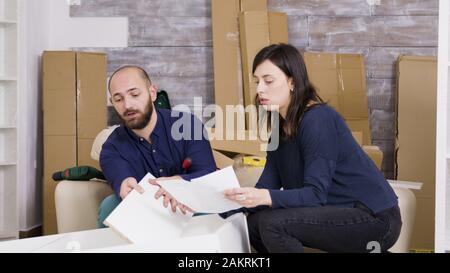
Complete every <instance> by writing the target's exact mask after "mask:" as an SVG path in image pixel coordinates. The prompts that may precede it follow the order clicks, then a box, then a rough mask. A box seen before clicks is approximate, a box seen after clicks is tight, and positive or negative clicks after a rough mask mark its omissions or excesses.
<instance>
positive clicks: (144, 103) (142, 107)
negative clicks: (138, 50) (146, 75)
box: [110, 69, 156, 130]
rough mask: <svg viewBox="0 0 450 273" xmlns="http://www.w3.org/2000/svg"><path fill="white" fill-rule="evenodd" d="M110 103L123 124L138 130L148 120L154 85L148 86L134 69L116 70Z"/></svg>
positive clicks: (154, 94) (150, 112)
mask: <svg viewBox="0 0 450 273" xmlns="http://www.w3.org/2000/svg"><path fill="white" fill-rule="evenodd" d="M110 92H111V103H112V104H113V106H114V109H116V111H117V113H118V114H119V117H120V119H121V120H122V121H123V123H124V124H125V126H127V127H129V128H131V129H136V130H140V129H143V128H145V126H147V124H148V123H149V122H150V118H151V116H152V113H153V101H155V99H156V89H155V87H154V86H153V85H152V86H148V84H147V83H146V81H145V80H144V79H143V78H142V77H141V76H140V74H139V72H138V71H137V70H135V69H124V70H122V71H119V72H117V73H116V74H115V75H114V78H113V79H112V81H111V86H110Z"/></svg>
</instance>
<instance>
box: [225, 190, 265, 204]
mask: <svg viewBox="0 0 450 273" xmlns="http://www.w3.org/2000/svg"><path fill="white" fill-rule="evenodd" d="M224 194H225V198H227V199H229V200H231V201H235V202H237V203H239V205H241V206H243V207H246V208H254V207H257V206H261V205H267V206H272V198H271V197H270V193H269V191H268V190H266V189H257V188H252V187H247V188H234V189H229V190H225V191H224Z"/></svg>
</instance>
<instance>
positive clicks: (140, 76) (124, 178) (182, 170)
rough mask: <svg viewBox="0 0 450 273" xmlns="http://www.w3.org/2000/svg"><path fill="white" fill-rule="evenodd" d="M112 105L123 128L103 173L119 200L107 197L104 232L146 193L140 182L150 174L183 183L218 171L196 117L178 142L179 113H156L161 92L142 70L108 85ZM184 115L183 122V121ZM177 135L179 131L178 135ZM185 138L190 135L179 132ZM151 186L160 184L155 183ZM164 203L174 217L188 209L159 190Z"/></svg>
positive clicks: (124, 70)
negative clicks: (135, 195)
mask: <svg viewBox="0 0 450 273" xmlns="http://www.w3.org/2000/svg"><path fill="white" fill-rule="evenodd" d="M108 88H109V92H110V95H111V103H112V105H113V106H114V109H115V110H116V112H117V113H118V115H119V117H120V119H121V120H122V122H123V126H120V127H118V128H117V129H115V130H114V131H113V132H112V133H111V135H110V136H109V137H108V139H107V140H106V142H105V143H104V144H103V147H102V151H101V153H100V166H101V169H102V171H103V173H104V175H105V177H106V179H107V180H108V182H109V183H110V184H111V186H112V188H113V190H114V191H115V195H113V196H109V197H107V198H106V199H105V200H104V201H103V202H102V205H101V206H100V212H99V226H103V225H102V223H103V220H104V219H105V218H106V217H107V216H108V215H109V213H110V212H111V211H112V210H113V209H114V208H115V206H117V205H118V203H119V202H120V201H121V199H124V198H125V197H126V196H127V195H128V194H129V193H130V192H131V191H132V190H133V189H136V190H137V191H138V192H141V193H142V188H141V187H139V185H138V181H140V180H141V179H142V178H143V177H144V176H145V175H146V174H147V173H148V172H150V173H151V174H153V175H154V176H155V177H157V178H158V179H184V180H190V179H192V178H196V177H200V176H203V175H205V174H208V173H210V172H213V171H215V170H216V169H217V168H216V165H215V162H214V158H213V155H212V150H211V146H210V144H209V141H208V140H207V139H205V138H204V136H203V134H202V137H201V139H199V140H195V139H194V128H196V127H198V126H200V128H201V129H202V131H203V124H202V123H201V121H200V120H198V119H197V118H195V117H194V116H192V115H191V114H187V113H182V115H189V120H190V123H191V124H188V125H191V126H190V128H188V127H189V126H188V127H186V126H184V124H183V127H182V128H183V130H189V129H190V131H191V132H187V133H188V134H187V135H188V139H186V138H181V140H177V139H180V138H179V137H176V136H173V135H172V131H173V130H172V126H173V125H174V123H175V122H177V121H178V120H179V119H180V117H178V116H179V115H178V114H180V113H178V114H177V115H176V117H172V115H171V114H172V111H170V110H167V109H155V107H154V103H153V102H154V101H155V100H156V92H157V89H156V87H155V86H154V85H153V84H152V82H151V80H150V78H149V76H148V74H147V73H146V72H145V70H143V69H142V68H140V67H137V66H124V67H121V68H119V69H118V70H116V71H115V72H114V73H113V74H112V76H111V78H110V80H109V84H108ZM182 115H181V116H182ZM174 131H175V132H176V130H174ZM180 133H181V134H183V136H186V134H185V133H186V132H180ZM151 183H153V184H156V183H155V182H154V181H151ZM161 196H163V197H164V206H165V207H167V206H168V204H169V203H170V205H171V208H172V211H173V212H175V211H176V209H177V207H178V208H179V209H180V210H181V211H182V212H183V213H185V212H186V209H187V208H186V207H185V206H184V205H182V204H178V202H177V201H176V200H175V199H174V198H172V197H171V196H170V195H169V194H167V193H166V192H164V190H163V189H160V190H159V191H158V192H157V194H156V196H155V197H156V198H159V197H161Z"/></svg>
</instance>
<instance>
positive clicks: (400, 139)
mask: <svg viewBox="0 0 450 273" xmlns="http://www.w3.org/2000/svg"><path fill="white" fill-rule="evenodd" d="M397 73H398V74H397V107H396V115H397V137H396V161H395V172H396V174H395V175H396V179H398V180H405V181H417V182H422V183H423V187H422V189H421V190H419V191H416V192H415V194H416V196H417V197H418V199H434V198H435V171H436V169H435V168H436V103H437V102H436V92H437V62H436V58H435V57H419V56H400V57H399V59H398V63H397ZM419 206H420V204H419V203H418V209H417V214H416V218H417V219H418V220H417V221H416V223H420V225H421V227H420V229H421V230H420V232H415V236H414V238H413V246H414V248H430V246H431V248H433V247H432V246H433V245H434V241H433V238H432V237H430V236H429V234H430V233H431V232H432V230H433V228H434V221H433V219H434V209H433V210H432V209H431V208H429V209H427V208H425V207H424V208H419ZM428 207H431V206H428ZM430 215H432V217H431V218H430ZM428 218H430V219H428ZM417 229H418V226H416V227H415V230H417ZM425 230H426V231H425Z"/></svg>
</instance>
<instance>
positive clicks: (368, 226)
mask: <svg viewBox="0 0 450 273" xmlns="http://www.w3.org/2000/svg"><path fill="white" fill-rule="evenodd" d="M253 75H254V77H255V80H256V83H257V101H258V102H259V104H260V105H262V106H263V107H264V109H265V110H267V111H268V112H269V113H270V114H275V115H279V117H280V119H279V120H280V124H279V127H274V128H273V129H274V130H279V133H280V136H281V138H280V143H279V146H278V149H276V150H275V151H271V152H268V153H267V161H266V162H267V163H266V165H265V168H264V171H263V173H262V175H261V177H260V178H259V181H258V183H257V184H256V187H255V188H236V189H230V190H227V191H225V196H226V197H227V198H228V199H230V200H233V201H236V202H238V203H239V204H241V205H242V206H243V207H245V208H248V210H247V211H248V212H250V214H249V216H248V226H249V232H250V240H251V244H252V245H253V247H254V248H255V249H256V250H257V251H258V252H303V247H304V246H307V247H312V248H317V249H320V250H323V251H327V252H368V251H370V250H373V246H379V249H380V250H381V251H383V252H385V251H387V250H388V249H389V248H390V247H392V246H393V245H394V243H395V242H396V241H397V239H398V236H399V233H400V228H401V225H402V223H401V216H400V211H399V207H398V203H397V196H396V195H395V193H394V191H393V190H392V188H391V187H390V185H389V183H388V182H387V181H386V179H385V178H384V176H383V174H382V173H381V172H380V171H379V170H378V169H377V167H376V166H375V164H374V163H373V162H372V161H371V159H370V158H369V157H368V156H367V155H366V154H365V153H364V151H363V150H362V149H361V147H360V146H359V145H358V144H357V143H356V141H355V140H354V138H353V136H352V134H351V132H350V130H349V129H348V127H347V125H346V124H345V121H344V120H343V118H342V117H341V116H340V115H339V114H338V113H337V112H336V111H335V110H334V109H333V108H331V107H329V106H327V105H326V104H325V103H323V101H322V100H321V99H320V97H319V96H318V95H317V92H316V90H315V89H314V87H313V86H312V84H311V83H310V82H309V80H308V74H307V71H306V66H305V64H304V61H303V58H302V56H301V54H300V53H299V52H298V50H297V49H296V48H295V47H293V46H291V45H287V44H278V45H271V46H268V47H266V48H264V49H262V50H261V51H260V52H259V53H258V54H257V55H256V57H255V59H254V62H253ZM323 80H328V79H323Z"/></svg>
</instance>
